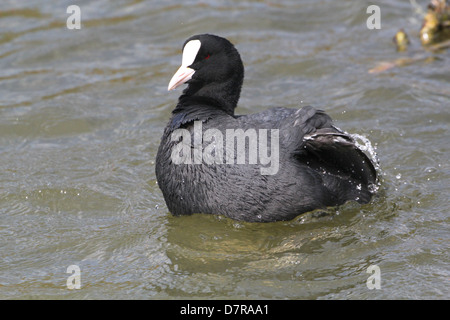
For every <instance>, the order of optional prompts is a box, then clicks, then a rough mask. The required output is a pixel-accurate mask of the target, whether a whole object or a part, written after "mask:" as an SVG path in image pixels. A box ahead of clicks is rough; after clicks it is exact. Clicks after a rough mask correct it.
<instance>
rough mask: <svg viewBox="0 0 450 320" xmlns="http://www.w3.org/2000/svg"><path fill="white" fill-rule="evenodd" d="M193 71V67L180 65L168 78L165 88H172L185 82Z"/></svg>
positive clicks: (190, 77) (189, 78)
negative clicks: (167, 84)
mask: <svg viewBox="0 0 450 320" xmlns="http://www.w3.org/2000/svg"><path fill="white" fill-rule="evenodd" d="M194 73H195V70H194V69H191V68H189V67H187V66H184V65H181V67H180V68H179V69H178V70H177V72H175V74H174V75H173V77H172V79H170V82H169V86H168V88H167V90H168V91H170V90H173V89H175V88H177V87H179V86H181V85H182V84H183V83H186V81H189V80H191V79H192V76H193V75H194Z"/></svg>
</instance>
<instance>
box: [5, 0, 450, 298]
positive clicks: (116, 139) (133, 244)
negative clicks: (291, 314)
mask: <svg viewBox="0 0 450 320" xmlns="http://www.w3.org/2000/svg"><path fill="white" fill-rule="evenodd" d="M418 2H419V1H418ZM69 4H72V3H69V2H67V1H56V0H54V1H26V2H17V1H2V3H1V4H0V247H1V254H0V298H2V299H29V298H33V299H54V298H57V299H180V298H183V299H185V298H198V299H218V298H233V299H266V298H267V299H448V298H450V294H449V290H448V288H449V282H448V281H449V276H450V272H449V255H448V247H449V237H448V235H449V214H448V213H449V209H450V203H449V197H448V195H449V177H450V168H449V162H448V159H449V158H450V148H449V144H448V138H449V123H450V113H449V106H450V55H449V51H448V50H447V51H442V52H438V53H435V54H431V53H430V55H433V56H434V57H435V58H434V59H427V60H423V61H418V62H416V63H414V64H411V65H407V66H404V67H399V68H393V69H390V70H388V71H386V72H383V73H378V74H374V73H369V72H368V70H370V69H371V68H374V67H375V66H377V64H378V63H379V62H381V61H393V60H395V59H398V58H400V57H409V56H414V55H415V54H417V53H421V52H423V49H422V48H421V46H420V43H419V40H418V30H419V29H420V26H421V16H420V15H418V14H417V12H416V11H415V10H414V9H413V8H412V7H411V5H410V3H409V2H408V1H381V2H378V4H379V6H380V8H381V18H382V21H381V23H382V24H381V27H382V28H381V29H380V30H369V29H367V27H366V20H367V18H368V16H369V15H368V14H367V13H366V9H367V7H366V6H367V4H365V3H364V2H361V1H339V2H338V1H331V0H327V1H320V2H317V1H287V0H285V1H277V2H270V1H250V0H247V1H209V2H207V3H206V2H203V1H183V2H178V1H138V0H135V1H131V0H130V1H125V0H122V1H114V2H111V1H81V2H79V5H80V7H81V13H82V23H81V29H80V30H68V29H67V27H66V19H67V18H68V16H69V15H68V14H67V13H66V9H67V6H68V5H69ZM426 4H427V2H425V1H420V3H419V5H421V6H422V8H423V9H425V6H426ZM400 28H404V29H405V30H406V31H407V33H408V34H409V35H410V37H411V39H412V44H411V47H410V48H409V50H408V51H407V52H405V53H398V52H396V50H395V47H394V45H393V44H392V42H391V39H392V37H393V35H394V34H395V32H397V30H398V29H400ZM204 32H209V33H215V34H219V35H222V36H225V37H227V38H229V39H230V40H231V41H232V42H233V43H235V45H236V46H237V48H238V50H239V51H240V53H241V56H242V58H243V60H244V64H245V70H246V78H245V81H244V88H243V91H242V95H241V100H240V103H239V107H238V109H237V110H236V111H237V113H251V112H258V111H261V110H265V109H267V108H270V107H273V106H288V107H299V106H302V105H308V104H310V105H313V106H315V107H317V108H321V109H324V110H326V111H327V112H328V113H329V114H330V115H331V116H332V117H333V118H334V119H335V121H336V124H337V125H338V126H339V127H341V128H342V129H345V130H346V131H349V132H355V133H358V134H361V135H363V136H365V137H367V138H369V139H370V140H371V141H372V144H373V145H374V146H375V147H376V151H377V153H378V158H379V160H380V168H381V169H380V173H381V174H382V176H381V181H382V184H381V187H380V190H379V193H378V195H377V197H375V198H374V199H373V201H372V202H371V203H370V204H368V205H364V206H359V205H356V204H352V203H350V204H348V205H345V206H343V207H341V208H331V209H330V210H328V211H319V212H315V213H311V214H307V215H304V216H300V217H298V218H297V219H295V220H293V221H289V222H277V223H268V224H251V223H242V222H236V221H233V220H229V219H226V218H223V217H217V216H208V215H194V216H189V217H178V218H176V217H172V216H171V215H170V213H169V212H168V210H167V207H166V205H165V203H164V199H163V197H162V194H161V192H160V191H159V188H158V186H157V183H156V180H155V173H154V161H155V156H156V151H157V148H158V145H159V140H160V137H161V135H162V132H163V129H164V127H165V124H166V122H167V121H168V118H169V116H170V112H171V110H172V109H173V107H174V105H175V103H176V100H177V98H178V95H179V94H180V93H181V90H178V91H174V92H167V84H168V82H169V80H170V78H171V76H172V74H173V73H174V72H175V71H176V69H177V68H178V66H179V64H180V62H181V56H180V51H181V45H182V44H183V42H184V40H185V39H186V38H188V37H189V36H191V35H192V34H196V33H204ZM70 265H78V266H79V267H80V269H81V289H79V290H69V289H68V288H67V286H66V281H67V278H68V277H69V276H70V274H67V273H66V270H67V268H68V266H70ZM372 265H376V266H378V267H379V268H380V271H381V289H378V290H377V289H374V290H369V289H368V287H367V285H366V281H367V279H368V277H369V276H370V274H368V273H367V272H366V271H367V268H368V267H370V266H372Z"/></svg>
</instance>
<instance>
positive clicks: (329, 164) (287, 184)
mask: <svg viewBox="0 0 450 320" xmlns="http://www.w3.org/2000/svg"><path fill="white" fill-rule="evenodd" d="M197 40H198V41H199V42H197ZM188 43H190V44H189V47H193V48H194V51H195V50H197V49H198V52H194V53H196V54H195V59H194V57H193V58H192V59H194V60H193V62H192V61H189V65H188V66H182V67H185V68H186V67H187V68H188V69H187V70H189V72H190V74H192V76H191V75H189V77H186V74H183V73H182V72H181V71H180V70H179V72H177V74H179V75H180V74H181V76H180V79H181V80H179V81H178V80H177V79H175V80H174V79H173V81H171V84H172V83H175V82H176V81H178V82H177V83H176V84H175V85H172V86H178V85H180V84H182V83H184V82H185V83H187V84H188V86H187V88H186V89H185V90H184V91H183V94H182V95H181V96H180V98H179V101H178V104H177V106H176V108H175V109H174V110H173V112H172V117H171V119H170V120H169V123H168V125H167V127H166V128H165V130H164V133H163V136H162V139H161V144H160V147H159V149H158V154H157V157H156V177H157V180H158V185H159V187H160V189H161V190H162V193H163V195H164V199H165V201H166V203H167V206H168V209H169V210H170V212H171V213H172V214H174V215H186V214H192V213H208V214H220V215H224V216H227V217H230V218H233V219H237V220H243V221H251V222H256V221H259V222H269V221H278V220H290V219H293V218H294V217H296V216H298V215H300V214H302V213H305V212H307V211H311V210H314V209H317V208H324V207H327V206H335V205H341V204H343V203H345V202H347V201H349V200H354V201H358V202H360V203H367V202H368V201H370V199H371V197H372V192H371V191H372V190H371V185H373V184H375V183H376V179H377V174H376V170H375V168H374V164H373V163H372V161H371V160H370V158H369V157H367V156H366V154H365V153H364V152H363V151H362V150H360V149H359V148H358V146H357V144H356V143H355V141H354V139H353V138H352V136H351V135H349V134H347V133H345V132H343V131H341V130H340V129H338V128H336V127H335V126H333V124H332V120H331V118H330V117H329V116H328V115H327V114H325V113H324V112H323V111H320V110H316V109H314V108H312V107H309V106H308V107H303V108H301V109H291V108H273V109H269V110H266V111H263V112H260V113H257V114H250V115H235V114H234V109H235V108H236V106H237V103H238V100H239V96H240V92H241V87H242V83H243V78H244V67H243V64H242V61H241V58H240V55H239V53H238V51H237V50H236V48H235V47H234V46H233V45H232V44H231V43H230V42H229V41H228V40H226V39H224V38H221V37H218V36H214V35H208V34H204V35H197V36H193V37H191V38H189V39H188V40H187V41H186V42H185V44H184V48H185V47H186V45H187V44H188ZM199 43H200V47H199V48H198V44H199ZM189 49H190V48H189ZM185 54H186V55H187V54H188V53H183V55H185ZM183 59H184V57H183ZM180 69H181V68H180ZM174 77H175V76H174ZM183 77H185V78H183ZM196 123H197V126H199V125H198V124H199V123H201V129H202V131H201V133H204V132H206V131H207V130H209V129H214V130H216V131H214V132H216V133H217V132H220V133H221V135H220V134H218V135H216V136H214V139H211V140H209V141H205V138H204V136H201V137H200V138H199V137H196V136H195V135H196V134H197V135H198V132H197V133H195V132H196V129H195V128H196V127H195V126H196ZM179 129H185V130H187V131H184V132H185V133H186V132H188V133H189V135H190V139H187V137H186V136H184V138H183V139H186V141H183V142H184V143H187V144H190V149H189V152H191V154H190V156H193V157H195V148H196V147H198V146H199V145H197V146H196V145H195V143H196V141H197V142H198V141H200V144H201V146H202V148H203V150H205V149H204V148H205V147H206V146H210V149H209V151H210V152H211V155H214V156H217V154H219V153H221V152H222V149H221V148H219V146H218V144H220V142H221V141H219V140H220V139H218V138H220V136H222V137H223V138H225V137H227V135H226V134H227V133H226V130H227V129H228V130H238V129H242V131H243V132H247V133H250V132H251V131H254V132H256V133H257V134H258V133H260V134H261V133H267V142H268V143H267V149H268V150H269V151H271V150H272V149H271V147H273V146H275V143H278V147H279V148H278V151H279V157H278V164H277V166H278V168H277V170H276V172H275V171H274V172H275V173H274V174H262V170H261V168H264V167H267V166H268V165H267V163H265V164H263V163H261V162H257V163H254V162H253V163H252V162H251V161H250V159H249V157H250V152H251V146H255V145H256V146H257V148H256V149H255V150H257V152H260V151H261V150H260V149H261V147H260V145H259V144H256V143H255V144H253V145H252V142H251V141H250V139H248V140H245V148H246V149H245V150H246V152H249V153H248V154H247V158H246V162H245V163H240V162H239V161H236V160H238V156H239V155H238V154H237V148H238V146H237V145H236V144H235V145H234V147H233V148H234V149H233V150H230V148H228V149H227V148H226V147H224V149H223V157H222V159H223V162H222V163H206V161H201V162H199V163H195V160H193V159H194V158H191V163H181V164H179V163H174V161H173V156H174V155H173V150H174V148H176V146H179V144H180V143H182V142H181V141H182V140H183V139H181V138H179V137H178V138H177V139H174V138H173V136H172V134H173V133H174V132H176V131H177V130H179ZM261 129H266V130H265V131H264V130H263V131H261ZM274 130H276V131H277V132H278V133H277V134H275V133H276V132H275V131H274ZM276 135H278V140H276V139H274V140H272V138H273V137H275V136H276ZM257 138H258V139H261V136H258V137H257ZM215 140H218V141H215ZM258 141H259V140H258ZM184 150H185V152H186V150H187V149H184ZM211 150H212V151H211ZM229 154H233V155H234V157H230V158H227V156H228V155H229ZM257 154H258V155H260V153H257ZM197 155H198V154H197ZM231 158H232V159H234V161H233V162H232V163H231V162H230V163H227V162H226V161H225V159H229V160H230V159H231ZM216 159H219V160H220V159H221V157H219V158H216ZM259 160H261V159H259Z"/></svg>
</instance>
